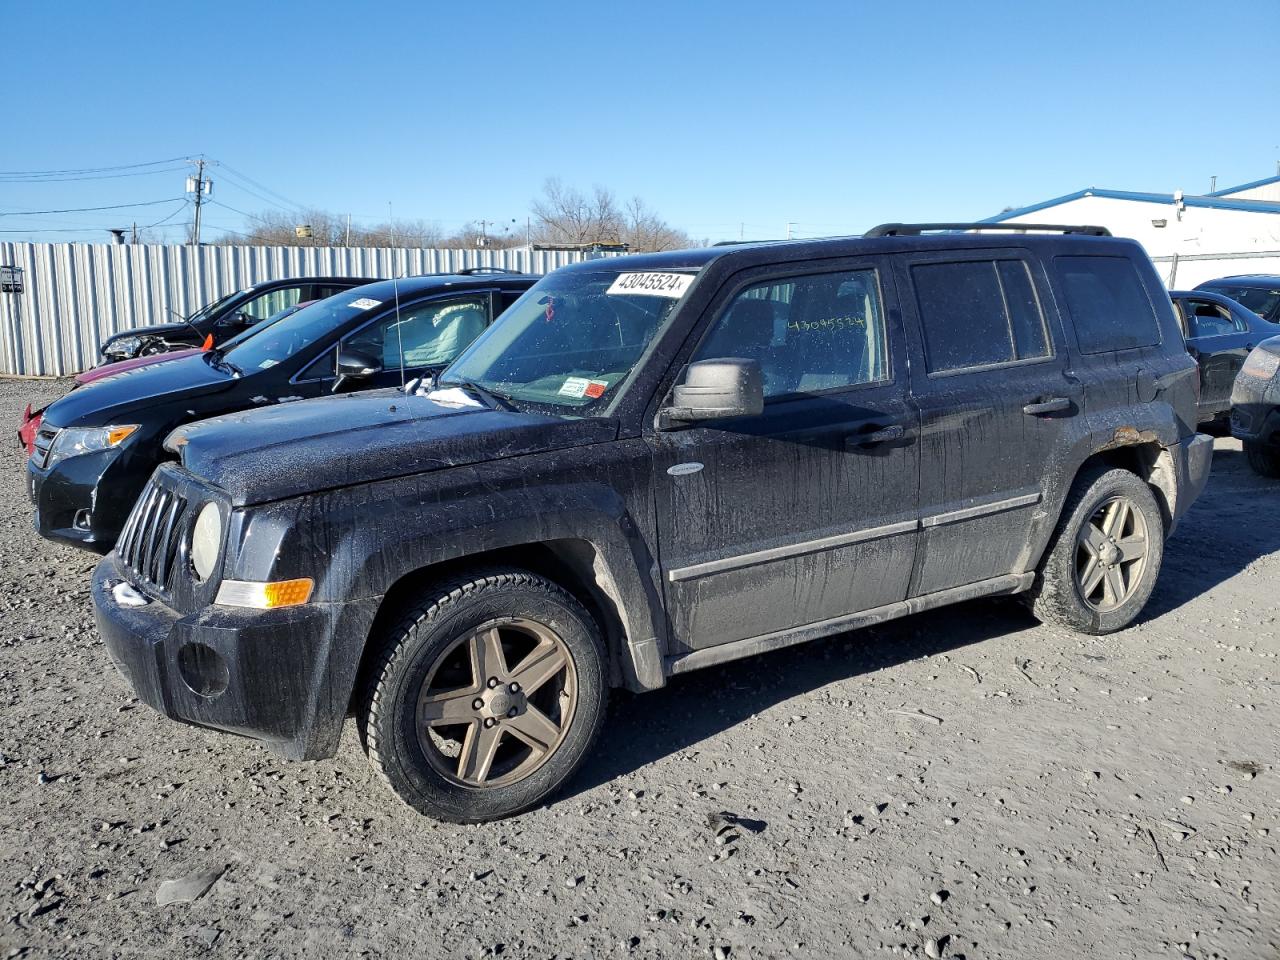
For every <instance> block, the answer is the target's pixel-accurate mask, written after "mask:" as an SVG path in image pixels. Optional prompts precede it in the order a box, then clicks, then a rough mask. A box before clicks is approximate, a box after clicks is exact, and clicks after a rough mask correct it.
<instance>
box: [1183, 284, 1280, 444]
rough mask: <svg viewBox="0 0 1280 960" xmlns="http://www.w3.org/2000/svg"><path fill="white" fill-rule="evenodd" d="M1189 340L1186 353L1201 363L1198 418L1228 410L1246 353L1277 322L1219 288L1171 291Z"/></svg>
mask: <svg viewBox="0 0 1280 960" xmlns="http://www.w3.org/2000/svg"><path fill="white" fill-rule="evenodd" d="M1169 296H1170V297H1172V298H1173V303H1174V306H1175V307H1177V313H1178V319H1179V321H1180V322H1181V323H1182V334H1183V336H1184V337H1186V340H1187V352H1188V353H1190V354H1191V356H1193V357H1195V360H1196V363H1198V364H1199V365H1200V407H1199V415H1200V422H1201V423H1205V422H1208V421H1211V420H1215V421H1216V420H1221V421H1222V422H1223V428H1224V431H1225V428H1226V418H1227V417H1228V416H1229V415H1230V413H1231V386H1232V384H1234V383H1235V380H1236V374H1237V373H1239V372H1240V367H1241V366H1243V365H1244V358H1245V357H1247V356H1248V355H1249V351H1250V350H1252V349H1253V348H1254V347H1255V346H1257V345H1258V343H1259V342H1260V341H1262V340H1265V339H1267V338H1268V337H1274V336H1276V335H1277V334H1280V324H1276V323H1272V322H1270V321H1268V320H1264V319H1262V317H1260V316H1258V315H1257V314H1256V313H1254V312H1253V311H1252V310H1248V309H1246V308H1245V307H1243V306H1241V305H1240V304H1239V303H1238V302H1236V301H1235V300H1233V299H1231V298H1230V297H1228V296H1224V295H1223V294H1221V293H1214V292H1212V291H1210V290H1207V289H1204V288H1203V287H1197V288H1196V289H1195V290H1171V291H1169Z"/></svg>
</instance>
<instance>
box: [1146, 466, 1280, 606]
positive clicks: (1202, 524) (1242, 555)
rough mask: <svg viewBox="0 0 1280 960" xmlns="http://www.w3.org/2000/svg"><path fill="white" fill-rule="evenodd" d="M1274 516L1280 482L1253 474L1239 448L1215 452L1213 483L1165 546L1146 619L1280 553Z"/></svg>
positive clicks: (1279, 507) (1279, 499)
mask: <svg viewBox="0 0 1280 960" xmlns="http://www.w3.org/2000/svg"><path fill="white" fill-rule="evenodd" d="M1220 442H1221V441H1220ZM1274 517H1280V482H1277V481H1275V480H1270V479H1268V478H1266V477H1260V476H1258V475H1257V474H1255V473H1254V472H1253V471H1252V470H1250V469H1249V465H1248V463H1247V462H1246V460H1245V456H1244V453H1243V452H1241V451H1240V450H1239V449H1230V448H1228V449H1222V447H1218V448H1217V449H1215V450H1214V454H1213V469H1212V472H1211V473H1210V474H1209V484H1208V486H1207V487H1206V488H1205V491H1204V493H1203V494H1201V496H1200V499H1199V500H1197V501H1196V502H1195V504H1194V505H1192V507H1191V510H1190V511H1189V512H1188V513H1187V515H1186V516H1185V517H1183V519H1182V522H1181V523H1179V524H1178V529H1177V530H1176V531H1174V534H1173V536H1172V537H1170V538H1169V541H1168V542H1167V543H1166V544H1165V549H1164V563H1163V565H1162V569H1161V572H1160V580H1159V581H1158V582H1157V584H1156V589H1155V593H1153V594H1152V595H1151V600H1150V601H1149V602H1148V603H1147V606H1146V608H1145V609H1144V610H1143V611H1142V617H1141V619H1142V620H1144V621H1146V620H1151V619H1154V618H1156V617H1160V616H1163V615H1165V614H1167V613H1171V612H1173V611H1174V610H1177V609H1178V608H1179V607H1181V606H1183V605H1184V604H1186V603H1188V602H1190V601H1191V600H1194V599H1195V598H1196V597H1198V596H1200V595H1201V594H1203V593H1207V592H1208V591H1210V590H1212V589H1213V588H1214V587H1216V586H1217V585H1218V584H1220V583H1223V582H1225V581H1227V580H1230V579H1231V578H1232V577H1234V576H1236V575H1237V574H1238V573H1240V571H1242V570H1244V569H1245V568H1246V567H1248V566H1249V565H1250V564H1252V563H1253V562H1254V561H1255V560H1258V559H1259V558H1261V557H1265V556H1268V555H1269V554H1273V553H1277V552H1280V524H1277V523H1276V522H1275V521H1274V520H1273V519H1271V518H1274Z"/></svg>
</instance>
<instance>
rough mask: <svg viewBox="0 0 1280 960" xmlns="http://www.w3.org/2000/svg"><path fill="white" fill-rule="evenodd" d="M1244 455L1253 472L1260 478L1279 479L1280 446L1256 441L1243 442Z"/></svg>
mask: <svg viewBox="0 0 1280 960" xmlns="http://www.w3.org/2000/svg"><path fill="white" fill-rule="evenodd" d="M1244 455H1245V457H1246V458H1247V459H1248V461H1249V466H1250V467H1252V468H1253V472H1254V473H1256V474H1258V475H1259V476H1261V477H1270V478H1271V479H1273V480H1275V479H1280V446H1274V445H1272V444H1269V443H1260V442H1258V441H1256V440H1246V441H1244Z"/></svg>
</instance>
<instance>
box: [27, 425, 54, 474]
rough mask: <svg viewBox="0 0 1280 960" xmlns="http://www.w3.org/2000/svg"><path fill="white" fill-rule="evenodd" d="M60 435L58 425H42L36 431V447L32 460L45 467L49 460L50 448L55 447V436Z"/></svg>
mask: <svg viewBox="0 0 1280 960" xmlns="http://www.w3.org/2000/svg"><path fill="white" fill-rule="evenodd" d="M57 435H58V428H57V427H41V428H40V429H39V430H37V431H36V439H35V446H34V449H32V451H31V462H32V463H34V464H35V465H36V466H37V467H41V468H43V467H44V465H45V464H46V463H48V462H49V450H50V448H52V447H53V438H54V437H56V436H57Z"/></svg>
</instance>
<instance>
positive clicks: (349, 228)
mask: <svg viewBox="0 0 1280 960" xmlns="http://www.w3.org/2000/svg"><path fill="white" fill-rule="evenodd" d="M344 246H348V247H349V246H351V214H349V213H348V214H347V242H346V243H345V244H344Z"/></svg>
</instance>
